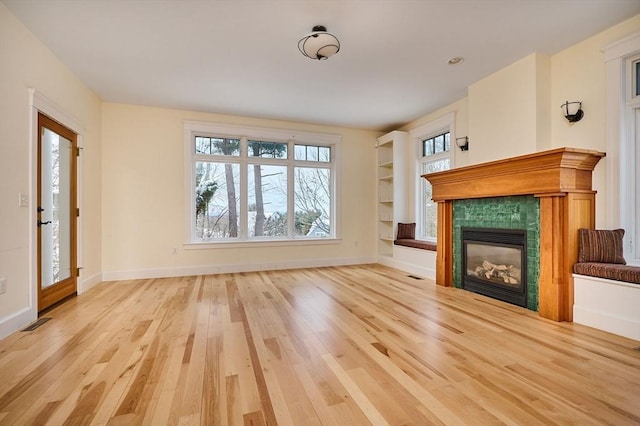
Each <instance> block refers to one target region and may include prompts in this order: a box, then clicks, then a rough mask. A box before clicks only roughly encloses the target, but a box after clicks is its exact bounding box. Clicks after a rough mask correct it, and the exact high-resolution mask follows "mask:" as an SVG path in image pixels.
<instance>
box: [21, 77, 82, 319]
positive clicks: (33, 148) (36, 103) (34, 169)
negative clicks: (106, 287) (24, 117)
mask: <svg viewBox="0 0 640 426" xmlns="http://www.w3.org/2000/svg"><path fill="white" fill-rule="evenodd" d="M27 91H28V94H29V110H30V114H29V128H30V132H29V158H30V161H29V192H30V193H29V206H32V208H31V209H30V215H29V283H30V284H29V308H28V309H29V311H30V312H31V314H30V315H32V316H33V318H37V315H38V272H37V271H38V244H37V238H38V235H37V228H36V221H37V213H36V209H35V208H33V207H35V206H36V205H37V193H38V113H39V112H41V113H43V114H45V115H46V116H48V117H49V118H51V119H53V120H55V121H57V122H58V123H60V124H62V125H63V126H65V127H67V128H68V129H70V130H72V131H73V132H74V133H76V134H77V146H78V148H80V149H84V139H83V133H84V126H83V125H82V124H81V123H80V121H79V120H78V119H76V118H75V117H74V116H73V115H72V114H70V113H68V112H67V111H66V110H65V109H64V108H62V107H61V106H59V105H57V104H56V103H55V102H53V101H52V100H50V99H49V98H47V97H46V96H44V95H43V94H42V93H40V92H38V91H37V90H36V89H34V88H31V87H30V88H28V89H27ZM81 165H82V162H81V161H77V162H76V168H77V170H76V185H77V194H76V195H77V198H76V203H77V207H78V208H80V206H82V168H81ZM82 216H83V215H82V211H81V216H80V218H77V219H76V220H77V222H76V226H77V234H76V247H77V253H76V256H77V259H76V261H77V263H78V266H79V267H82V263H81V262H82V260H83V257H82V252H83V246H82V225H83V221H82ZM81 271H82V270H81ZM76 287H77V292H78V294H80V293H82V292H84V291H86V288H85V287H84V282H83V280H82V274H78V277H77V280H76Z"/></svg>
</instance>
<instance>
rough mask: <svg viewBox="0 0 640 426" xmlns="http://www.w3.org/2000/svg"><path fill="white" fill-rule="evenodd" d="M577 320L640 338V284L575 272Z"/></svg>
mask: <svg viewBox="0 0 640 426" xmlns="http://www.w3.org/2000/svg"><path fill="white" fill-rule="evenodd" d="M573 282H574V304H573V322H575V323H577V324H583V325H587V326H589V327H593V328H597V329H598V330H603V331H607V332H609V333H614V334H618V335H620V336H625V337H628V338H630V339H635V340H640V310H638V305H640V284H632V283H627V282H623V281H614V280H609V279H604V278H597V277H589V276H585V275H579V274H573Z"/></svg>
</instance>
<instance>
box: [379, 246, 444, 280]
mask: <svg viewBox="0 0 640 426" xmlns="http://www.w3.org/2000/svg"><path fill="white" fill-rule="evenodd" d="M418 250H419V249H418ZM378 263H380V264H382V265H385V266H389V267H391V268H396V269H400V270H401V271H405V272H408V273H410V274H413V275H417V276H420V277H422V278H429V279H431V280H435V279H436V270H435V268H430V267H429V265H426V266H423V265H419V264H415V263H412V262H406V261H404V260H400V259H395V258H392V257H387V256H380V257H379V258H378Z"/></svg>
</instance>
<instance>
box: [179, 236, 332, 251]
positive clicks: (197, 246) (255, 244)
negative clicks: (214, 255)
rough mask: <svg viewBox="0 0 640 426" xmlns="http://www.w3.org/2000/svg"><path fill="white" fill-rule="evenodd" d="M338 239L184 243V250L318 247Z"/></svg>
mask: <svg viewBox="0 0 640 426" xmlns="http://www.w3.org/2000/svg"><path fill="white" fill-rule="evenodd" d="M341 242H342V239H340V238H322V239H311V238H309V239H296V240H263V241H216V242H211V241H208V242H203V243H184V244H183V245H182V247H183V248H184V249H185V250H209V249H227V248H261V247H287V246H319V245H330V244H340V243H341Z"/></svg>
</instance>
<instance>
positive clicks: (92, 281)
mask: <svg viewBox="0 0 640 426" xmlns="http://www.w3.org/2000/svg"><path fill="white" fill-rule="evenodd" d="M102 281H103V279H102V273H101V272H98V273H97V274H93V275H92V276H90V277H89V278H86V279H83V280H82V284H81V286H79V287H78V294H82V293H84V292H85V291H87V290H89V289H90V288H91V287H94V286H95V285H97V284H100V283H101V282H102Z"/></svg>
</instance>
